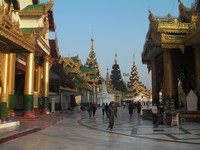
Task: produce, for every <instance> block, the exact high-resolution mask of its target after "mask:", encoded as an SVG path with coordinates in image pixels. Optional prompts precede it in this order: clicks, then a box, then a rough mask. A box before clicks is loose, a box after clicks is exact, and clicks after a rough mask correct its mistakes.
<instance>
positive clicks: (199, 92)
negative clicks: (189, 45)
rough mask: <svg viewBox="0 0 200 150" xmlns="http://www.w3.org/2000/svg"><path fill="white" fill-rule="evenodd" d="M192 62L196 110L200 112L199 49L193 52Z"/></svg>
mask: <svg viewBox="0 0 200 150" xmlns="http://www.w3.org/2000/svg"><path fill="white" fill-rule="evenodd" d="M194 57H195V58H194V60H195V84H196V85H195V86H196V94H197V96H198V100H199V101H198V110H200V47H198V48H195V50H194Z"/></svg>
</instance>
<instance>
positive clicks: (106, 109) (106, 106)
mask: <svg viewBox="0 0 200 150" xmlns="http://www.w3.org/2000/svg"><path fill="white" fill-rule="evenodd" d="M108 108H109V106H108V103H106V105H105V111H106V119H107V118H108Z"/></svg>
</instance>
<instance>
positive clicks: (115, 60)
mask: <svg viewBox="0 0 200 150" xmlns="http://www.w3.org/2000/svg"><path fill="white" fill-rule="evenodd" d="M115 64H117V54H116V53H115Z"/></svg>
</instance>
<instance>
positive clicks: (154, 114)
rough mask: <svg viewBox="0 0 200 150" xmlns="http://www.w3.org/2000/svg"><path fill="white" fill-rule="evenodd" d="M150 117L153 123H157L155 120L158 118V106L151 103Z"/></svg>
mask: <svg viewBox="0 0 200 150" xmlns="http://www.w3.org/2000/svg"><path fill="white" fill-rule="evenodd" d="M151 111H152V119H153V124H155V125H157V120H158V107H157V106H156V104H153V106H152V108H151Z"/></svg>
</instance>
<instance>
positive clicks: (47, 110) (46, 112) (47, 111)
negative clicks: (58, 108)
mask: <svg viewBox="0 0 200 150" xmlns="http://www.w3.org/2000/svg"><path fill="white" fill-rule="evenodd" d="M42 114H45V115H48V114H50V110H49V109H43V110H42Z"/></svg>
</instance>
